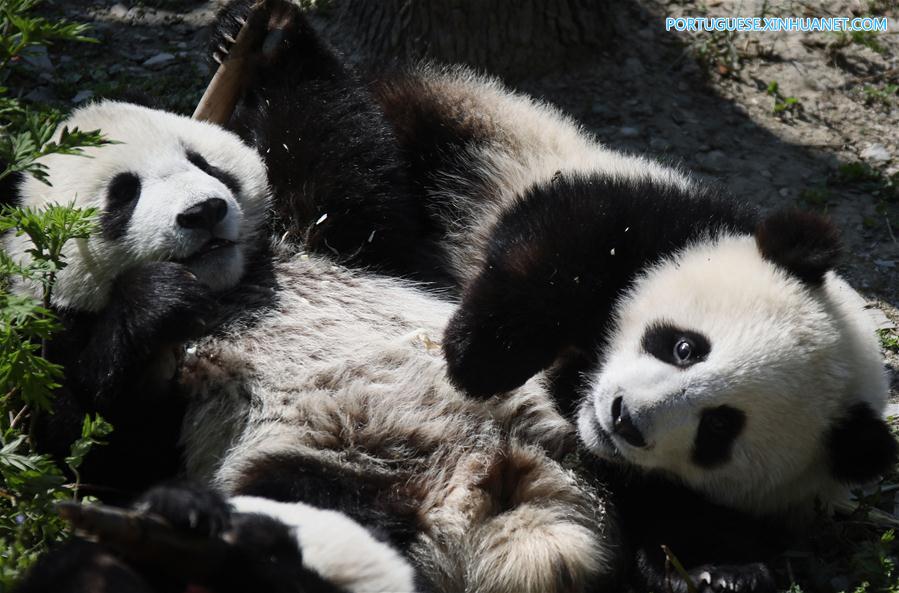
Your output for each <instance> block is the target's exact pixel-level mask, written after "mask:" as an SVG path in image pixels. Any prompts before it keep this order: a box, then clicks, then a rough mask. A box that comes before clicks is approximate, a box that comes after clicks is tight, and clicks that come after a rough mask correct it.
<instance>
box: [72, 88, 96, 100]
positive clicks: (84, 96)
mask: <svg viewBox="0 0 899 593" xmlns="http://www.w3.org/2000/svg"><path fill="white" fill-rule="evenodd" d="M93 98H94V91H89V90H83V91H78V92H77V93H76V94H75V96H74V97H72V99H71V101H72V103H84V102H85V101H87V100H89V99H93Z"/></svg>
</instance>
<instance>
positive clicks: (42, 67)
mask: <svg viewBox="0 0 899 593" xmlns="http://www.w3.org/2000/svg"><path fill="white" fill-rule="evenodd" d="M19 55H20V56H21V57H22V61H23V62H25V63H26V64H28V65H29V66H30V67H31V68H33V69H35V70H39V71H41V72H52V71H53V62H51V61H50V56H49V55H47V48H46V47H45V46H43V45H32V46H29V47H26V48H25V49H23V50H22V52H21V53H20V54H19Z"/></svg>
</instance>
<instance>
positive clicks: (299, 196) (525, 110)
mask: <svg viewBox="0 0 899 593" xmlns="http://www.w3.org/2000/svg"><path fill="white" fill-rule="evenodd" d="M240 6H241V5H240V4H237V5H233V7H232V9H233V10H240V9H241V8H240ZM228 18H229V15H227V14H226V15H225V17H224V18H223V19H222V21H221V22H222V23H224V24H225V28H226V29H227V25H228V23H227V21H228ZM295 26H297V27H301V28H302V27H306V25H305V24H304V23H303V22H302V21H298V22H297V23H296V24H295ZM309 38H314V34H313V33H312V32H311V31H309V30H308V29H307V30H306V31H305V33H304V36H303V39H306V40H307V41H298V40H296V39H295V38H291V37H288V38H286V40H285V41H284V46H282V50H283V51H282V53H280V54H279V57H277V58H275V59H274V60H273V61H272V62H271V63H269V64H267V65H265V67H262V68H259V69H258V70H257V76H258V78H257V81H256V82H255V83H252V84H251V85H250V87H249V89H250V90H249V91H248V92H247V94H246V95H245V97H244V101H243V103H242V104H241V110H242V111H238V113H237V115H236V117H235V120H234V122H233V125H235V127H236V129H237V130H238V131H240V132H241V133H242V134H243V135H244V137H245V138H247V140H248V141H250V142H251V143H253V144H254V145H256V146H257V147H259V148H260V150H261V152H262V153H263V154H264V156H265V158H266V161H267V163H268V166H269V169H270V170H277V171H282V172H287V171H292V170H294V168H295V167H297V166H298V165H297V163H296V162H295V161H292V160H289V159H287V160H285V158H284V157H285V156H286V154H285V153H286V152H289V151H296V150H299V151H304V150H305V151H311V152H317V151H319V150H321V147H322V145H324V146H329V144H328V143H327V142H313V143H309V144H306V143H305V142H304V141H303V139H302V138H301V139H300V141H297V142H291V141H290V137H291V135H292V134H293V128H292V127H291V124H292V122H293V121H294V118H295V117H305V118H306V119H305V120H304V121H305V123H304V125H306V126H312V127H313V128H314V129H315V128H316V127H317V126H320V127H322V128H327V129H333V128H329V126H335V123H336V124H337V126H336V127H339V123H340V121H341V120H340V119H338V120H337V122H334V121H331V120H329V119H328V118H319V117H317V116H319V115H320V114H321V102H320V101H319V100H318V99H317V95H316V94H315V93H314V92H313V93H308V90H309V88H308V87H304V90H305V91H306V92H298V93H293V89H295V88H296V87H297V85H298V84H300V83H299V82H298V81H297V80H296V79H294V78H293V77H294V76H299V77H302V75H303V74H302V73H304V72H315V71H316V68H317V67H318V66H316V65H312V64H310V62H314V63H315V64H318V65H327V68H326V70H327V72H328V73H327V75H326V76H324V77H323V78H326V79H328V80H329V81H330V82H331V83H332V84H333V83H334V82H335V81H338V80H339V81H340V84H346V85H350V86H352V88H353V89H355V90H354V93H355V94H354V95H353V96H354V97H356V98H357V99H358V100H360V101H363V102H364V103H365V105H366V108H365V110H364V113H366V114H367V118H369V119H367V120H366V121H367V122H368V124H369V125H372V126H375V127H377V129H378V130H379V131H380V132H379V133H380V137H381V140H382V141H383V142H386V143H387V148H384V146H379V147H378V150H386V151H393V150H396V149H398V151H399V153H398V155H397V154H395V153H393V152H391V154H392V157H391V158H392V159H396V160H393V161H392V162H397V161H398V162H400V163H405V164H404V166H405V171H404V173H405V174H404V176H395V177H394V178H393V179H394V181H396V180H400V181H399V182H398V183H396V184H395V185H393V186H392V187H393V191H394V192H396V193H401V194H404V195H405V192H410V193H411V195H412V196H413V197H414V199H412V200H405V201H404V204H405V207H407V208H408V209H407V210H405V211H404V215H405V217H406V218H405V219H398V220H412V221H415V222H414V226H403V225H399V226H397V227H393V230H394V231H395V232H399V233H401V234H402V235H403V236H405V237H409V236H413V237H415V240H414V241H413V243H414V244H415V245H416V246H418V247H417V248H418V249H422V250H424V251H425V252H426V253H428V254H429V255H431V259H429V260H418V261H414V260H413V261H410V259H409V257H408V251H405V250H401V251H399V252H391V251H390V248H389V247H387V248H385V249H384V250H382V251H381V252H380V253H374V252H373V250H371V249H370V248H369V247H368V246H367V243H366V241H368V240H369V239H370V238H371V237H373V236H374V237H377V236H378V234H380V233H389V232H390V230H391V229H390V228H389V227H390V225H387V227H388V228H383V227H381V226H377V225H380V224H381V219H379V218H377V217H373V218H372V217H370V216H369V215H367V214H366V212H371V211H376V210H377V208H378V205H377V204H373V203H372V202H371V200H370V199H369V198H370V194H367V193H364V192H363V193H361V194H360V195H361V198H360V199H359V200H357V201H353V200H342V201H340V202H338V203H335V202H334V201H333V198H334V197H335V196H334V195H333V194H324V195H322V194H318V193H316V192H315V191H314V190H313V191H309V192H306V191H305V188H303V191H300V189H299V188H301V187H302V186H301V185H299V184H297V183H289V184H285V186H284V188H283V189H284V190H285V191H287V192H291V193H293V194H294V197H293V199H292V200H289V201H288V203H295V202H299V203H303V204H307V205H308V206H307V208H308V212H309V213H310V214H312V216H308V215H307V221H308V224H309V225H310V226H312V225H314V224H315V222H319V221H320V220H321V218H322V217H324V216H325V215H327V218H326V219H325V222H324V223H323V224H321V225H317V226H315V227H314V229H313V230H312V231H311V233H309V234H307V236H309V237H312V240H311V242H310V248H312V249H320V250H324V248H327V249H329V250H332V251H334V250H333V249H331V247H333V245H337V244H340V245H344V246H347V248H344V249H343V250H340V249H338V250H336V251H338V254H339V257H343V258H344V259H343V261H347V262H349V263H350V264H351V265H357V264H360V263H361V264H363V265H375V266H379V267H381V268H384V269H388V270H389V269H394V270H397V269H399V270H402V272H403V273H405V274H410V275H412V276H414V277H417V278H421V279H425V280H429V281H431V282H434V283H436V284H437V285H439V286H440V287H441V288H442V289H444V290H447V291H449V292H450V293H458V294H459V295H460V297H461V306H460V307H459V309H458V310H457V311H456V312H455V314H454V316H453V318H452V320H451V322H450V324H449V326H448V328H447V330H446V333H445V335H444V340H443V349H444V351H445V354H446V358H447V364H448V370H449V374H450V377H451V379H452V380H453V381H454V382H455V384H456V385H457V386H459V387H461V388H463V389H464V390H465V391H467V392H468V393H470V394H472V395H475V396H491V395H494V394H497V393H500V392H503V391H506V390H510V389H514V388H516V387H518V386H520V385H522V384H523V383H524V382H525V381H526V380H528V379H530V378H531V377H533V376H534V375H535V374H537V373H539V372H541V371H545V372H546V375H545V377H546V380H547V381H549V382H550V383H551V384H552V386H553V392H554V395H555V396H556V399H557V403H558V404H559V405H560V406H561V407H562V408H564V409H568V410H570V411H571V413H572V415H573V416H576V419H577V424H578V428H579V434H580V437H581V440H582V442H583V444H584V445H585V449H586V450H587V451H590V452H592V453H594V454H596V457H597V458H598V459H597V460H596V461H595V462H594V461H591V460H590V459H589V458H588V459H587V460H585V465H592V466H594V467H592V468H591V469H592V470H594V471H595V475H600V476H602V477H603V479H605V480H607V481H608V483H609V484H610V486H611V488H612V491H613V493H614V497H615V501H616V508H617V509H618V511H619V513H620V515H621V518H622V524H623V533H624V536H625V538H626V540H627V542H628V544H629V547H630V548H631V552H632V556H633V558H634V563H633V568H632V576H633V582H634V586H635V587H636V588H638V589H641V590H672V589H673V590H676V591H682V590H686V583H684V582H683V581H682V580H681V579H680V578H679V577H677V576H676V575H671V574H670V571H668V570H666V560H665V557H664V555H663V554H662V552H661V547H660V546H661V544H666V545H668V546H669V548H671V550H672V551H673V552H674V553H675V554H676V555H678V557H679V558H681V560H682V561H683V562H684V563H685V564H686V566H687V568H688V570H689V571H690V573H691V575H692V577H693V579H694V581H695V582H697V583H699V584H700V585H701V586H702V587H704V588H708V589H713V590H718V589H728V588H729V589H737V590H750V591H766V590H771V589H772V588H773V586H774V584H773V580H772V575H771V572H770V570H769V568H768V566H767V565H766V563H765V562H766V561H767V560H768V559H769V558H770V557H771V556H772V555H773V554H774V553H776V551H778V550H779V549H781V548H782V547H783V545H784V544H785V543H786V542H788V541H789V538H790V537H791V535H792V532H791V529H790V527H792V526H794V525H795V523H796V522H797V520H799V521H801V517H802V516H804V515H807V514H808V513H810V512H811V509H812V508H813V506H814V504H815V501H816V500H821V501H823V502H824V503H825V504H829V503H832V502H839V501H840V500H842V499H844V498H845V496H846V494H847V491H848V486H849V485H854V484H859V483H863V482H865V481H869V480H872V479H874V478H876V477H877V476H878V475H879V474H880V473H882V472H883V471H885V470H886V469H887V468H889V467H890V466H891V465H892V464H893V463H894V462H895V460H896V443H895V441H894V439H893V437H892V436H891V434H890V430H889V428H888V426H887V425H886V423H885V422H884V421H883V419H882V413H883V408H884V405H885V401H886V397H887V386H886V379H885V375H884V372H883V368H882V361H881V358H880V355H879V352H878V349H877V345H876V340H875V338H874V336H873V328H872V327H871V324H870V323H869V322H868V321H867V319H866V316H865V314H864V313H863V302H862V301H861V299H860V298H859V297H858V295H857V294H856V293H855V292H854V291H853V290H852V289H851V288H850V287H849V286H848V285H847V284H846V283H845V282H844V281H843V280H841V279H840V278H839V277H838V276H837V275H836V274H835V273H834V272H833V271H832V269H833V267H834V265H835V264H836V261H837V259H838V256H839V241H838V237H837V233H836V230H835V229H834V227H833V226H832V225H830V224H829V223H827V222H826V221H824V220H823V219H821V218H820V217H818V216H815V215H812V214H807V213H801V212H782V213H776V214H773V215H770V216H767V217H761V216H760V215H759V214H758V213H757V212H756V211H755V209H754V208H751V207H749V206H748V205H746V204H742V203H740V202H737V201H734V200H732V199H729V198H728V197H727V196H723V195H721V194H720V192H719V191H718V190H717V189H716V188H714V187H710V186H708V185H706V184H704V183H701V182H698V181H696V180H694V179H692V178H691V177H689V176H688V175H686V174H684V173H682V172H681V171H679V170H676V169H672V168H668V167H663V166H661V165H658V164H656V163H654V162H652V161H648V160H645V159H642V158H639V157H633V156H626V155H622V154H619V153H616V152H614V151H611V150H609V149H607V148H605V147H603V146H602V145H601V144H599V143H598V142H597V141H596V140H595V139H593V138H592V137H591V136H590V135H589V134H587V133H585V132H584V131H583V130H582V129H580V127H579V126H577V125H576V124H575V123H574V122H572V121H571V120H569V119H568V118H567V117H565V116H564V115H562V114H560V113H559V112H558V111H557V110H555V109H554V108H552V107H550V106H547V105H545V104H542V103H539V102H536V101H534V100H532V99H530V98H527V97H524V96H521V95H518V94H515V93H512V92H509V91H508V90H506V89H505V88H503V87H502V86H501V85H500V84H499V83H497V82H496V81H494V80H491V79H487V78H483V77H480V76H477V75H474V74H472V73H470V72H469V71H467V70H464V69H453V68H449V69H443V68H434V67H430V66H420V67H417V68H413V69H411V70H409V71H406V72H401V73H396V72H388V73H384V72H381V73H377V72H376V73H374V74H373V75H371V76H370V77H369V78H367V79H366V81H367V82H366V85H367V86H363V85H362V84H361V83H359V82H358V80H357V79H356V78H355V75H354V74H353V73H352V72H350V71H348V70H347V69H346V68H345V67H340V66H338V63H337V62H333V61H330V60H331V58H328V59H327V60H326V59H322V57H321V55H320V52H321V51H322V48H321V45H316V49H315V50H314V51H313V50H311V49H310V46H309V45H304V44H307V43H314V44H320V42H317V41H316V42H311V41H308V39H309ZM293 43H295V45H292V44H293ZM295 50H296V51H295ZM307 84H311V83H307ZM316 84H321V81H318V82H317V83H316ZM369 93H370V94H369ZM372 100H373V101H374V104H375V105H374V107H373V106H372V104H371V101H372ZM296 110H299V111H300V112H301V113H308V114H314V115H305V116H301V115H298V114H297V113H296ZM310 120H315V121H310ZM247 121H250V122H253V123H252V124H250V125H247V124H246V123H245V122H247ZM301 129H305V128H301ZM313 137H315V138H319V139H321V138H325V137H327V134H326V133H321V132H320V133H317V134H315V135H314V136H313ZM337 137H338V138H340V141H347V137H346V135H344V134H339V133H338V134H337ZM282 139H283V140H284V142H283V143H282V144H283V146H284V149H285V153H281V152H280V151H279V150H277V144H278V141H279V140H282ZM356 139H358V136H356V135H353V134H351V135H350V140H356ZM282 174H287V173H282ZM394 200H395V198H394ZM393 204H394V205H396V202H395V201H394V202H393ZM348 220H349V221H353V224H352V225H346V224H342V222H343V221H348ZM370 231H374V235H372V234H371V233H370ZM416 231H418V234H414V233H415V232H416ZM385 254H386V259H384V257H385ZM410 265H411V267H409V266H410ZM575 408H576V409H575ZM797 517H798V519H797Z"/></svg>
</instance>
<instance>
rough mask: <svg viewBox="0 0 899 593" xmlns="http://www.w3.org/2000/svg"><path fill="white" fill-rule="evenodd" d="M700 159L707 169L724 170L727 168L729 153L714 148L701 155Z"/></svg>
mask: <svg viewBox="0 0 899 593" xmlns="http://www.w3.org/2000/svg"><path fill="white" fill-rule="evenodd" d="M699 161H700V162H701V163H702V165H703V166H704V167H706V168H707V169H713V170H722V169H726V168H727V155H726V154H724V152H723V151H721V150H713V151H711V152H709V153H707V154H703V155H701V156H700V157H699Z"/></svg>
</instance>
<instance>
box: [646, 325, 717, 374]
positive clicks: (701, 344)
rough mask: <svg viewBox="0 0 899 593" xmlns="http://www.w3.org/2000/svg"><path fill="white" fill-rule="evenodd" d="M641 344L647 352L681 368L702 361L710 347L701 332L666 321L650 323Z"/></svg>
mask: <svg viewBox="0 0 899 593" xmlns="http://www.w3.org/2000/svg"><path fill="white" fill-rule="evenodd" d="M642 346H643V350H644V351H645V352H646V353H647V354H651V355H652V356H655V357H656V358H658V359H659V360H661V361H662V362H665V363H668V364H670V365H673V366H676V367H681V368H686V367H688V366H691V365H694V364H696V363H697V362H702V361H703V360H705V359H706V357H707V356H708V354H709V352H710V351H711V349H712V345H711V344H710V343H709V340H708V339H707V338H706V337H705V336H703V335H702V334H700V333H698V332H694V331H690V330H686V329H680V328H678V327H675V326H674V325H671V324H670V323H666V322H657V323H654V324H652V325H650V326H649V327H648V328H647V329H646V331H645V333H644V334H643V341H642Z"/></svg>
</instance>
